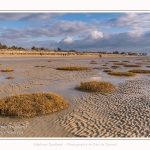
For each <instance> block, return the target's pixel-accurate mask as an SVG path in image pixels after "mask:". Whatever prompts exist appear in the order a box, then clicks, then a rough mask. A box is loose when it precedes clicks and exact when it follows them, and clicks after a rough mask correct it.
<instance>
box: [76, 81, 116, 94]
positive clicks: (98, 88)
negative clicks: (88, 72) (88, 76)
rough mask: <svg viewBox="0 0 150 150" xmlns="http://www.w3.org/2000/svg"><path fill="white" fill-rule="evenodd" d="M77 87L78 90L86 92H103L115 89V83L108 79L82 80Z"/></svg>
mask: <svg viewBox="0 0 150 150" xmlns="http://www.w3.org/2000/svg"><path fill="white" fill-rule="evenodd" d="M75 88H76V89H77V90H80V91H84V92H102V93H107V92H111V91H113V90H114V86H113V84H111V83H110V82H107V81H89V82H81V83H80V85H79V86H77V87H75Z"/></svg>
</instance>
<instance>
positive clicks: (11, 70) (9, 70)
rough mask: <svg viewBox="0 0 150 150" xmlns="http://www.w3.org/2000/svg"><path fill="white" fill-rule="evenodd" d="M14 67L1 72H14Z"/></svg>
mask: <svg viewBox="0 0 150 150" xmlns="http://www.w3.org/2000/svg"><path fill="white" fill-rule="evenodd" d="M13 71H14V70H13V69H2V70H1V72H13Z"/></svg>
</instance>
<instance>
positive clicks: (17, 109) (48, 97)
mask: <svg viewBox="0 0 150 150" xmlns="http://www.w3.org/2000/svg"><path fill="white" fill-rule="evenodd" d="M66 107H68V103H67V102H66V101H65V100H64V99H63V98H62V97H61V96H59V95H57V94H54V93H31V94H28V93H27V94H20V95H14V96H7V97H6V98H2V99H0V115H2V116H10V117H33V116H38V115H44V114H49V113H52V112H56V111H59V110H61V109H64V108H66Z"/></svg>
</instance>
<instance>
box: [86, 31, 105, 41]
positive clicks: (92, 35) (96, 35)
mask: <svg viewBox="0 0 150 150" xmlns="http://www.w3.org/2000/svg"><path fill="white" fill-rule="evenodd" d="M88 37H89V38H91V39H99V38H102V37H103V33H102V32H99V31H92V32H91V33H90V35H88Z"/></svg>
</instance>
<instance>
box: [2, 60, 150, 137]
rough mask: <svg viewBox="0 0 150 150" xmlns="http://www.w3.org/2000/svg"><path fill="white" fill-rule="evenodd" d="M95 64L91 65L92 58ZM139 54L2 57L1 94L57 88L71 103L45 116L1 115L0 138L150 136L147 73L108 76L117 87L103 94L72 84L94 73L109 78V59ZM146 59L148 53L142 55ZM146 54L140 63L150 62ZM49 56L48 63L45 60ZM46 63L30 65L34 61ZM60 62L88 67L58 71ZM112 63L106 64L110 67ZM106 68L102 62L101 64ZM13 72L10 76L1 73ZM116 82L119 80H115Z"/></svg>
mask: <svg viewBox="0 0 150 150" xmlns="http://www.w3.org/2000/svg"><path fill="white" fill-rule="evenodd" d="M93 59H94V60H96V61H97V62H98V64H94V65H93V64H90V61H91V60H93ZM116 59H118V60H127V59H128V60H130V61H133V62H134V61H135V60H136V59H137V58H98V57H82V58H78V57H37V58H35V57H34V58H32V57H30V58H19V57H18V58H15V57H12V58H1V59H0V64H1V66H0V68H1V69H4V68H11V69H14V72H13V73H2V72H0V81H1V83H0V85H1V86H0V96H1V97H5V96H7V95H11V94H18V93H24V92H37V91H39V92H40V91H41V92H48V91H49V92H55V93H57V94H60V95H61V96H63V97H64V98H65V99H66V100H67V101H68V102H69V104H70V106H69V108H68V109H66V110H62V111H60V112H56V113H54V114H50V115H46V116H38V117H33V118H28V119H27V118H24V119H16V118H9V117H0V137H150V91H149V89H150V80H149V76H148V75H147V76H146V77H145V76H136V77H130V78H127V81H125V80H124V79H125V77H123V78H116V77H109V78H108V80H110V81H116V79H118V80H120V81H117V82H114V84H115V86H116V90H115V91H113V92H111V93H107V94H100V93H95V94H92V93H85V92H79V91H76V90H75V89H74V87H75V86H76V85H78V84H79V83H80V81H83V80H88V79H92V78H93V79H94V78H95V77H96V78H97V77H99V78H102V79H103V77H104V79H107V78H106V77H107V75H106V73H103V72H102V71H101V70H103V68H104V66H103V65H104V64H105V63H106V62H108V61H109V60H116ZM146 59H148V58H146ZM146 59H145V58H141V60H139V61H143V64H144V65H148V63H147V62H146V61H145V60H146ZM49 60H51V62H48V61H49ZM37 65H39V66H44V67H34V66H37ZM61 65H84V66H88V67H90V68H91V70H89V71H75V72H69V71H60V70H56V68H57V67H58V66H61ZM111 65H112V64H111V63H109V64H108V65H107V67H108V68H109V67H110V66H111ZM105 68H106V67H105ZM7 76H14V77H15V78H14V79H13V80H6V79H5V77H7ZM118 82H120V83H118Z"/></svg>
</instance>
